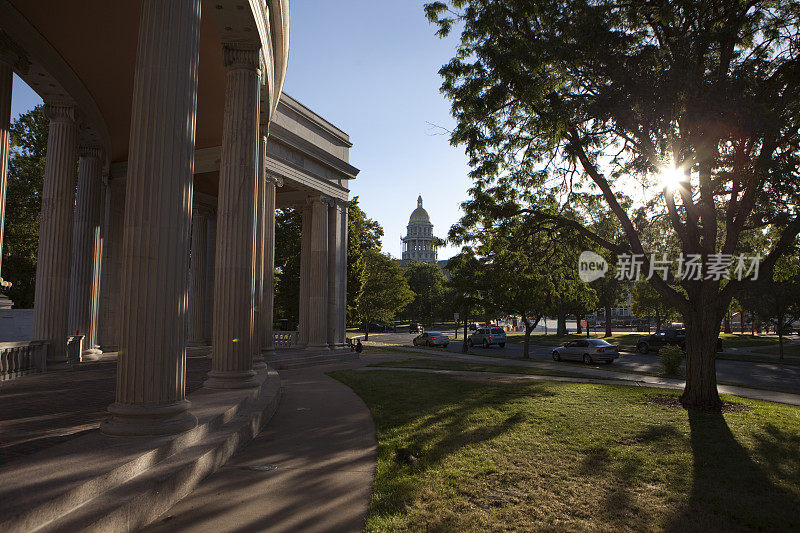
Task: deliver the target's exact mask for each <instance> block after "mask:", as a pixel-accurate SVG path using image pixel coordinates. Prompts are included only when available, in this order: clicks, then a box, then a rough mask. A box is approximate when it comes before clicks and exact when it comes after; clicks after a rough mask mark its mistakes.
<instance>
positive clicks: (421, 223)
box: [401, 195, 437, 263]
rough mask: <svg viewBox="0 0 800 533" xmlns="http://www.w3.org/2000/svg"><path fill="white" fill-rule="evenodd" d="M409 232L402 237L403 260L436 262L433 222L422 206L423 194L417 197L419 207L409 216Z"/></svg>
mask: <svg viewBox="0 0 800 533" xmlns="http://www.w3.org/2000/svg"><path fill="white" fill-rule="evenodd" d="M407 230H408V233H407V234H406V236H405V237H402V239H401V240H402V241H403V261H404V262H406V261H419V262H422V263H435V262H436V259H437V254H436V246H435V245H434V239H435V237H434V236H433V224H431V217H429V216H428V212H427V211H425V209H424V208H423V207H422V195H420V196H419V198H417V208H416V209H414V211H412V212H411V216H410V217H409V218H408V228H407Z"/></svg>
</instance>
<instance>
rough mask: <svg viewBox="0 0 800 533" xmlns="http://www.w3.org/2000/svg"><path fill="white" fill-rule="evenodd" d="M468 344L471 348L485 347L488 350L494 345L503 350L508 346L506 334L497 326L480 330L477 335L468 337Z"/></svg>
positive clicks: (476, 332)
mask: <svg viewBox="0 0 800 533" xmlns="http://www.w3.org/2000/svg"><path fill="white" fill-rule="evenodd" d="M467 344H469V345H470V346H475V345H478V346H483V347H484V348H488V347H489V346H491V345H492V344H497V345H498V346H500V347H501V348H504V347H505V345H506V332H505V331H503V328H498V327H497V326H495V327H491V328H478V329H477V330H476V331H475V333H473V334H472V335H470V336H469V337H467Z"/></svg>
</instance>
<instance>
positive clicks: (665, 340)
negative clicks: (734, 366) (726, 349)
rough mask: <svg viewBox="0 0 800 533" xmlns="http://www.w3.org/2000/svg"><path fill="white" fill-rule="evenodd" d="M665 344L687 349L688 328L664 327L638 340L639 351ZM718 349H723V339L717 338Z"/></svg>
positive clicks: (643, 351)
mask: <svg viewBox="0 0 800 533" xmlns="http://www.w3.org/2000/svg"><path fill="white" fill-rule="evenodd" d="M663 346H680V347H681V350H686V330H685V329H664V330H659V331H656V332H655V333H653V334H652V335H647V336H645V337H639V340H638V341H636V349H637V350H638V351H639V353H649V352H650V351H652V350H654V351H658V350H660V349H661V347H663ZM717 351H718V352H721V351H722V339H720V338H719V337H718V338H717Z"/></svg>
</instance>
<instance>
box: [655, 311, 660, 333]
mask: <svg viewBox="0 0 800 533" xmlns="http://www.w3.org/2000/svg"><path fill="white" fill-rule="evenodd" d="M660 329H661V311H656V331H658V330H660Z"/></svg>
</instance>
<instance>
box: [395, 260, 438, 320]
mask: <svg viewBox="0 0 800 533" xmlns="http://www.w3.org/2000/svg"><path fill="white" fill-rule="evenodd" d="M403 276H404V277H405V278H406V281H407V282H408V286H409V287H410V288H411V291H412V292H413V293H414V299H413V300H412V301H411V303H409V304H408V306H407V307H406V309H405V311H404V316H407V317H409V318H411V319H413V320H417V321H420V322H422V323H423V324H432V323H433V320H434V317H437V316H438V317H441V316H442V307H443V302H442V300H443V299H444V294H445V283H446V282H447V278H445V277H444V274H443V273H442V271H441V269H439V267H438V266H436V265H434V264H431V263H420V262H417V261H411V262H410V263H408V264H407V265H406V266H405V268H403Z"/></svg>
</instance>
